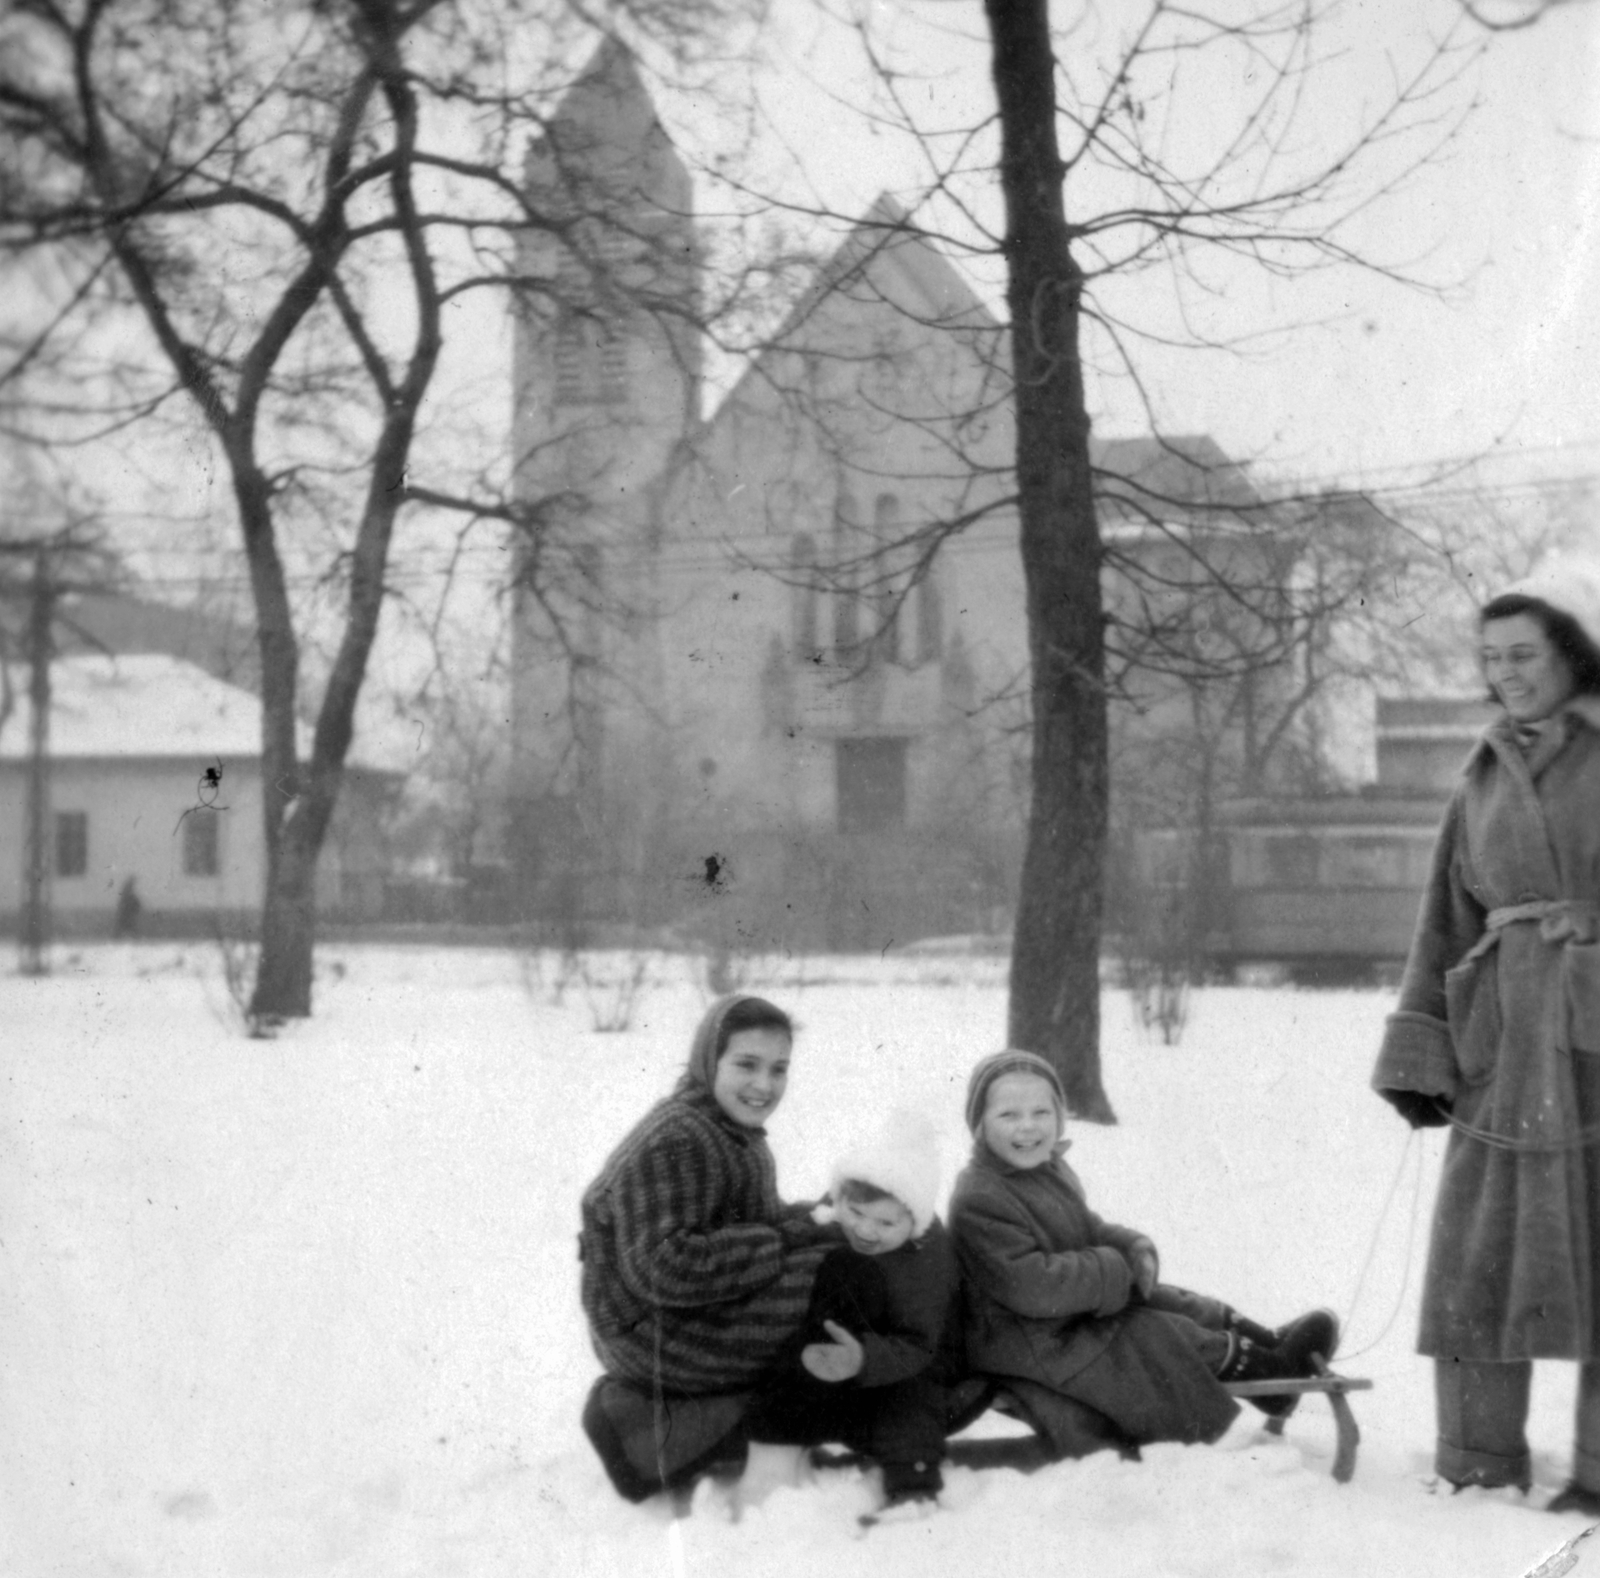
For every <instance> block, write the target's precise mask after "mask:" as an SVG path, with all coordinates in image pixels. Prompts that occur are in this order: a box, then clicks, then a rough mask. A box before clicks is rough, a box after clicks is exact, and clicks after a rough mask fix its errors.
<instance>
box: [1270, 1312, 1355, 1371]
mask: <svg viewBox="0 0 1600 1578" xmlns="http://www.w3.org/2000/svg"><path fill="white" fill-rule="evenodd" d="M1273 1335H1274V1336H1275V1338H1276V1339H1277V1343H1276V1345H1277V1349H1278V1351H1279V1353H1282V1354H1285V1355H1287V1356H1288V1357H1289V1358H1291V1359H1292V1360H1293V1361H1294V1362H1295V1363H1296V1364H1297V1365H1300V1366H1302V1368H1301V1369H1300V1371H1299V1373H1300V1374H1301V1375H1315V1374H1316V1373H1317V1367H1316V1365H1315V1364H1313V1363H1312V1356H1313V1355H1315V1356H1316V1357H1317V1358H1319V1359H1321V1360H1322V1362H1323V1363H1324V1364H1327V1363H1329V1362H1331V1360H1332V1359H1333V1356H1334V1354H1335V1353H1337V1352H1338V1350H1339V1317H1338V1316H1337V1315H1335V1314H1334V1313H1333V1311H1332V1310H1311V1311H1309V1312H1308V1313H1306V1314H1304V1315H1299V1316H1296V1317H1295V1319H1294V1320H1292V1321H1290V1322H1289V1323H1288V1325H1286V1326H1280V1327H1279V1328H1278V1329H1277V1331H1276V1332H1275V1333H1274V1334H1273Z"/></svg>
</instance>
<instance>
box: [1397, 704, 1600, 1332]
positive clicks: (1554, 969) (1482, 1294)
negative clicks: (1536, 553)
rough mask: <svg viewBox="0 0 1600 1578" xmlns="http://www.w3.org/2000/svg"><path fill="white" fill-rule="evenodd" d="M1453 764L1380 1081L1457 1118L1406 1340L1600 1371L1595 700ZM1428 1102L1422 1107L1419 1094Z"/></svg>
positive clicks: (1495, 728) (1599, 708) (1599, 721)
mask: <svg viewBox="0 0 1600 1578" xmlns="http://www.w3.org/2000/svg"><path fill="white" fill-rule="evenodd" d="M1549 727H1550V728H1551V729H1553V730H1555V731H1558V732H1556V733H1554V734H1553V735H1552V736H1551V737H1549V738H1548V739H1547V740H1546V741H1545V742H1542V743H1541V745H1539V746H1536V747H1535V748H1534V749H1533V750H1532V751H1531V752H1530V754H1529V755H1526V756H1525V755H1524V752H1523V749H1522V747H1521V746H1519V744H1518V740H1517V735H1516V731H1515V727H1514V725H1513V724H1512V722H1511V721H1510V719H1509V718H1503V719H1501V720H1500V721H1498V722H1496V723H1494V724H1492V725H1490V727H1489V728H1488V730H1487V731H1486V732H1485V734H1484V736H1483V738H1482V740H1481V741H1480V742H1479V744H1478V745H1477V746H1476V747H1475V749H1474V750H1473V753H1472V755H1471V756H1470V757H1469V758H1468V761H1467V763H1466V766H1465V768H1464V770H1463V774H1462V778H1461V781H1460V783H1459V784H1458V786H1457V788H1456V791H1455V793H1454V796H1453V798H1452V799H1451V802H1450V806H1449V810H1448V811H1447V813H1446V815H1445V819H1444V824H1443V827H1442V828H1441V830H1440V834H1439V838H1438V842H1437V845H1436V847H1435V851H1434V857H1433V864H1432V870H1431V873H1430V876H1429V879H1428V885H1427V889H1426V892H1425V894H1424V896H1423V901H1422V907H1421V912H1420V915H1419V917H1418V921H1417V929H1416V934H1415V937H1414V939H1413V942H1412V946H1411V953H1410V957H1409V959H1408V961H1407V965H1406V971H1405V975H1404V978H1403V980H1402V983H1401V988H1400V999H1399V1003H1398V1007H1397V1010H1396V1012H1395V1013H1394V1014H1392V1015H1391V1016H1390V1018H1389V1021H1388V1025H1387V1028H1386V1031H1385V1035H1384V1040H1383V1045H1382V1048H1381V1051H1380V1054H1379V1058H1378V1064H1377V1068H1376V1070H1375V1072H1374V1075H1373V1081H1372V1083H1373V1085H1374V1087H1375V1088H1376V1089H1377V1090H1378V1091H1379V1093H1380V1094H1382V1095H1383V1096H1385V1097H1387V1098H1388V1099H1389V1100H1390V1101H1392V1102H1393V1103H1394V1104H1395V1105H1396V1106H1397V1107H1399V1108H1400V1109H1401V1110H1402V1111H1403V1112H1406V1113H1407V1115H1408V1116H1410V1117H1411V1118H1412V1120H1413V1121H1414V1122H1424V1123H1427V1122H1434V1123H1445V1122H1448V1123H1450V1124H1451V1125H1452V1126H1453V1128H1454V1132H1453V1133H1452V1134H1451V1136H1450V1140H1449V1145H1448V1148H1447V1151H1446V1155H1445V1160H1444V1166H1443V1170H1442V1172H1441V1175H1440V1180H1439V1194H1438V1200H1437V1202H1436V1205H1435V1208H1434V1218H1433V1229H1432V1237H1431V1242H1430V1247H1429V1254H1428V1270H1427V1275H1426V1280H1425V1283H1424V1290H1423V1302H1422V1321H1421V1331H1420V1335H1419V1339H1418V1347H1419V1350H1420V1351H1421V1352H1422V1353H1425V1354H1430V1355H1433V1356H1434V1357H1437V1358H1451V1357H1454V1358H1460V1359H1476V1360H1516V1359H1541V1358H1551V1359H1595V1358H1600V1299H1597V1286H1600V1239H1597V1236H1596V1235H1597V1234H1600V698H1596V697H1592V696H1585V697H1579V698H1577V699H1575V700H1574V701H1571V702H1569V703H1568V704H1567V706H1566V708H1565V709H1564V710H1563V711H1561V712H1559V713H1558V714H1557V715H1556V716H1555V717H1554V718H1553V719H1552V720H1551V722H1550V725H1549ZM1422 1098H1431V1099H1428V1100H1424V1099H1422Z"/></svg>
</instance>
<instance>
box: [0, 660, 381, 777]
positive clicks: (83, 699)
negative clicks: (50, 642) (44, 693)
mask: <svg viewBox="0 0 1600 1578" xmlns="http://www.w3.org/2000/svg"><path fill="white" fill-rule="evenodd" d="M13 685H14V687H15V690H16V694H17V705H16V707H15V709H14V710H13V712H12V714H11V716H10V717H9V718H7V719H6V721H5V725H4V727H3V728H0V761H17V760H20V759H22V758H24V757H26V756H27V754H28V721H29V720H28V704H27V687H28V679H27V672H26V670H19V671H18V672H17V675H16V677H15V678H14V680H13ZM297 727H298V743H299V750H300V753H301V755H302V756H307V755H309V754H310V750H311V731H310V730H309V729H308V728H307V727H306V726H305V724H303V723H301V724H299V725H298V726H297ZM260 754H261V701H260V698H259V697H257V696H254V695H252V694H251V693H250V692H249V691H247V690H241V689H240V688H239V687H238V686H237V685H229V684H227V683H225V682H224V681H222V680H220V679H216V678H214V677H213V676H212V675H210V674H208V673H206V671H205V670H204V669H202V668H197V667H196V666H195V665H194V664H193V663H185V662H184V661H183V659H182V658H175V657H169V656H167V655H166V654H165V653H139V654H136V655H125V656H120V657H112V656H105V655H102V654H98V653H97V654H94V655H92V656H85V657H64V658H58V659H57V660H56V661H55V662H54V663H52V664H51V665H50V755H51V756H52V757H54V758H68V757H78V758H101V757H143V758H150V757H166V756H177V757H183V758H184V759H186V760H188V759H193V758H195V757H199V758H201V759H203V760H206V759H209V758H211V757H213V756H220V757H225V758H226V757H233V758H237V757H255V756H259V755H260ZM351 765H352V766H354V765H358V764H357V763H355V762H354V761H353V760H352V763H351Z"/></svg>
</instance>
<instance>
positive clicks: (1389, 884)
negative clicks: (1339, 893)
mask: <svg viewBox="0 0 1600 1578" xmlns="http://www.w3.org/2000/svg"><path fill="white" fill-rule="evenodd" d="M1323 880H1324V881H1325V882H1326V884H1327V885H1328V886H1329V887H1335V888H1400V887H1405V886H1406V885H1407V882H1406V846H1405V843H1404V841H1403V840H1402V839H1398V838H1382V837H1377V836H1365V837H1343V838H1340V837H1334V838H1330V839H1329V840H1328V844H1327V869H1326V871H1325V872H1324V873H1323Z"/></svg>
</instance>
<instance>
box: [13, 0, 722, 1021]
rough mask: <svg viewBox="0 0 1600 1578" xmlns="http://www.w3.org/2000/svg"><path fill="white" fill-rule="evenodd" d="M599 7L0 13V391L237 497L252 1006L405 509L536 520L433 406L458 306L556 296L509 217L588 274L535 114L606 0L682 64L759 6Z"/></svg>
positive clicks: (287, 1001) (542, 120)
mask: <svg viewBox="0 0 1600 1578" xmlns="http://www.w3.org/2000/svg"><path fill="white" fill-rule="evenodd" d="M595 9H596V18H590V17H589V15H588V13H587V12H586V11H585V9H584V8H582V7H569V6H567V5H565V4H561V3H558V0H542V3H541V0H520V3H518V0H513V3H511V4H507V5H501V6H497V7H490V6H484V5H478V4H473V3H469V0H411V3H405V4H402V3H398V0H333V3H325V0H304V3H297V4H290V5H282V6H275V7H272V8H270V9H269V10H267V11H262V10H259V9H258V8H255V7H249V6H241V5H236V4H213V3H211V0H35V3H30V4H18V5H15V6H12V7H11V8H9V10H8V12H7V13H6V15H5V17H4V20H3V22H0V48H3V50H4V64H3V65H0V128H3V133H0V134H3V135H4V136H5V137H6V138H7V139H8V141H9V143H10V145H11V147H12V149H13V150H14V152H15V155H16V157H15V158H14V159H13V160H11V161H10V162H9V164H8V167H7V171H6V174H5V176H4V179H3V182H0V247H3V249H4V255H5V257H6V258H7V260H8V261H9V263H10V265H11V267H10V272H9V285H8V305H7V314H8V317H9V318H10V320H11V321H10V322H9V323H8V325H7V328H8V330H9V331H10V332H9V336H8V339H9V343H10V344H11V345H12V346H13V351H12V355H11V357H10V360H9V366H8V367H7V368H6V370H5V372H4V374H3V376H4V378H5V379H6V380H7V381H8V382H9V383H10V384H11V385H12V388H13V394H14V396H15V397H16V398H17V399H18V402H19V403H18V409H19V410H20V409H22V407H21V404H20V397H21V394H22V393H23V392H24V391H26V394H27V399H28V402H29V409H31V411H32V413H33V420H32V422H31V423H28V424H24V427H25V431H24V433H23V436H24V437H25V438H27V439H29V440H31V441H34V442H40V443H56V444H62V443H83V442H89V441H91V440H94V439H97V438H105V437H106V436H107V435H108V434H111V433H113V432H115V431H117V430H127V431H129V432H139V433H144V434H149V435H152V439H153V441H159V440H155V439H154V435H156V434H158V433H160V432H163V431H167V430H170V429H171V428H172V426H173V425H176V426H177V427H178V428H179V430H180V438H181V443H180V445H178V446H174V452H175V453H177V454H180V455H182V454H185V453H187V455H188V457H190V459H191V463H192V461H193V460H194V459H198V463H199V464H200V465H201V466H210V465H212V464H214V463H216V462H218V461H220V464H221V468H222V470H223V472H224V474H225V475H226V478H227V482H228V485H229V488H230V490H231V493H232V499H233V506H234V510H235V513H236V518H237V524H238V529H239V533H240V537H241V540H242V543H243V547H244V552H245V557H246V561H247V564H248V574H249V583H250V590H251V594H252V598H253V603H254V609H255V615H256V622H257V631H258V639H259V645H260V654H261V681H262V700H263V742H262V744H263V779H264V782H265V784H266V785H267V786H268V792H267V794H266V796H265V825H266V848H267V868H268V869H267V878H266V897H265V903H264V907H263V912H262V922H261V926H262V932H261V950H260V961H259V967H258V973H257V978H256V982H255V987H254V993H253V996H252V1000H251V1011H252V1013H253V1014H254V1015H255V1016H256V1017H258V1018H260V1017H269V1018H270V1017H274V1016H292V1015H304V1014H306V1013H308V1012H309V1011H310V1006H311V981H312V942H313V937H314V933H315V917H314V913H313V877H314V872H315V867H316V862H317V858H318V853H319V851H320V849H321V847H322V844H323V840H324V837H325V835H326V833H327V830H328V826H329V820H330V817H331V816H332V814H333V810H334V806H335V803H336V799H337V796H338V793H339V788H340V781H341V775H342V772H343V766H344V761H345V757H346V753H347V751H348V749H349V746H350V743H351V739H352V733H353V730H354V724H355V716H356V704H357V699H358V696H359V694H360V691H361V687H362V683H363V679H364V677H365V673H366V668H367V663H368V657H369V654H370V652H371V649H372V645H373V641H374V638H375V636H376V633H377V630H378V623H379V616H380V613H381V610H382V608H383V605H384V598H385V589H386V578H387V576H388V575H389V572H390V564H391V556H392V554H393V551H394V544H395V537H396V530H397V526H398V524H399V522H400V520H401V517H402V513H403V512H406V511H408V510H411V511H415V509H416V507H417V506H425V507H427V508H430V509H431V510H433V511H435V512H443V511H448V512H453V513H455V514H458V515H462V516H465V517H468V518H471V519H474V520H484V521H489V522H492V523H496V525H497V527H504V526H505V525H507V524H509V525H510V526H511V527H512V528H513V529H514V530H516V531H518V532H520V533H522V534H523V535H524V537H525V538H528V539H530V540H531V539H533V538H535V537H537V536H538V535H539V533H540V532H541V530H542V529H543V528H544V526H545V524H546V523H547V520H548V516H547V514H545V513H543V512H542V511H541V509H540V507H539V506H540V501H539V500H537V499H530V498H528V497H526V496H525V495H518V494H516V493H514V492H513V490H512V489H511V487H510V486H509V484H508V483H506V482H505V481H503V480H499V481H497V480H496V479H495V478H494V477H493V476H492V475H491V476H489V477H487V478H485V477H482V476H479V475H478V474H477V472H476V471H475V469H474V468H473V466H472V465H471V464H470V457H471V455H472V453H473V451H472V449H471V447H470V446H466V454H467V456H468V460H467V461H466V462H463V460H462V448H463V446H462V445H461V444H460V443H459V442H456V443H455V444H454V446H452V442H451V440H457V439H459V434H460V432H461V431H462V430H463V429H464V428H468V429H470V423H469V422H467V421H461V422H458V423H457V424H456V425H455V427H454V429H453V430H452V431H450V432H449V433H448V434H447V433H446V432H445V429H446V428H449V427H450V424H449V423H448V421H447V420H446V419H444V418H441V416H440V415H438V414H434V415H433V416H432V417H430V414H429V409H428V405H427V402H428V401H429V399H430V397H432V396H434V395H436V394H437V393H438V392H439V382H438V378H439V373H440V369H441V365H442V362H443V359H444V357H445V354H446V349H447V340H448V338H449V336H450V334H451V332H452V328H451V325H452V323H453V322H454V321H456V320H457V319H458V318H465V319H467V321H470V314H468V313H465V312H464V311H463V308H464V305H465V304H466V303H469V302H470V301H471V300H472V299H473V298H474V297H476V296H477V295H478V294H480V293H484V292H504V291H506V290H507V289H516V290H518V291H520V292H521V293H522V294H523V295H524V297H529V296H535V295H538V294H539V293H541V292H542V293H544V294H545V295H546V296H552V297H553V296H555V295H558V294H559V293H560V292H561V291H562V290H563V289H567V288H568V284H567V282H565V281H563V280H562V279H556V278H551V277H548V276H543V275H541V276H539V277H530V276H528V275H526V274H524V273H523V272H522V271H521V269H520V259H521V255H522V247H521V240H522V238H525V237H526V236H527V235H528V234H529V233H531V232H534V231H538V232H541V233H543V234H545V235H547V236H548V237H550V238H551V239H552V241H553V242H554V243H555V244H556V245H557V246H560V247H565V248H566V249H567V251H568V253H569V254H570V257H571V259H572V263H573V270H572V271H569V279H570V278H571V277H573V275H574V274H575V277H576V278H577V280H578V281H579V282H580V284H579V286H578V287H572V288H582V284H583V282H585V281H587V280H589V279H592V278H594V277H595V276H597V275H599V274H602V273H604V271H605V268H606V263H605V258H604V257H603V256H602V255H601V254H602V250H603V249H601V248H599V247H597V245H596V241H595V236H594V233H593V225H594V223H595V222H596V216H595V215H593V214H589V213H582V212H579V211H577V210H575V208H574V204H573V201H572V200H571V198H570V196H568V197H566V198H562V199H560V200H554V201H552V200H549V194H546V200H544V201H540V200H538V199H536V198H535V197H534V196H531V195H530V193H529V191H528V190H527V189H526V187H525V186H524V183H523V181H522V179H521V171H520V160H521V157H522V153H523V146H524V143H525V142H526V140H527V136H528V134H529V133H530V132H536V131H539V130H542V129H543V127H544V126H545V125H546V123H547V121H548V117H549V114H550V111H551V107H552V104H553V102H554V99H555V97H556V95H557V94H558V92H559V90H560V89H561V88H563V87H564V86H566V85H568V84H570V83H571V81H572V80H573V75H574V71H575V68H576V65H577V63H578V62H579V61H581V59H582V58H584V56H585V55H587V53H588V52H589V50H591V49H592V48H593V41H594V37H595V35H594V33H593V31H592V21H593V20H596V19H597V20H599V21H600V22H602V23H612V24H615V25H618V26H621V27H624V28H627V29H631V30H632V33H633V34H634V36H635V37H637V38H641V39H645V40H655V41H656V42H657V43H659V44H660V45H661V46H662V48H663V49H664V51H665V52H666V53H667V54H668V55H669V57H670V55H671V53H672V51H674V50H675V49H677V48H679V46H681V45H685V44H689V43H692V41H694V40H695V39H696V38H702V39H703V38H706V37H708V36H711V35H713V34H716V33H717V32H718V30H719V29H721V28H725V27H726V25H727V24H728V23H729V22H730V20H732V19H734V18H736V17H737V16H739V15H741V14H743V13H744V12H746V11H747V10H748V9H749V8H748V7H746V6H743V5H741V4H740V3H739V0H727V3H723V0H687V3H676V0H675V3H673V4H670V5H668V4H665V3H660V0H616V3H615V4H611V5H602V6H601V7H597V8H595ZM600 217H601V218H603V216H600ZM585 225H586V226H587V227H588V228H584V227H585ZM611 283H612V285H613V286H615V288H618V289H626V288H627V284H626V282H618V281H616V280H615V279H613V280H612V281H611ZM674 310H681V303H677V304H675V306H674ZM180 407H186V408H187V410H188V412H189V413H190V414H191V418H192V420H190V421H189V422H187V423H183V422H179V421H177V412H178V410H179V408H180ZM195 421H198V423H199V425H200V428H201V430H202V432H203V434H204V435H205V437H204V438H203V439H201V440H200V441H198V442H197V439H196V433H195V431H194V423H195ZM430 426H431V427H432V428H434V429H436V430H437V431H436V433H434V434H431V435H430V434H427V433H425V429H428V428H429V427H430ZM430 438H432V439H433V440H434V441H429V439H430ZM182 446H187V450H186V451H185V449H184V448H183V447H182ZM297 584H300V585H307V584H309V585H310V586H311V587H312V588H313V589H314V591H316V592H317V593H319V594H320V597H321V601H322V603H323V604H324V605H325V606H326V605H329V604H332V605H334V612H333V613H332V614H331V616H330V617H331V622H332V625H333V628H334V631H335V639H334V642H333V654H332V657H331V661H330V662H329V663H328V665H327V670H326V676H325V679H324V680H323V683H322V685H321V694H320V696H319V697H317V698H316V699H315V708H314V716H315V721H314V725H313V728H312V743H311V750H310V755H309V757H308V758H307V759H305V760H303V761H302V760H301V759H300V754H299V751H298V749H297V743H296V728H297V717H298V715H299V713H300V711H301V709H302V707H303V705H304V704H305V703H306V702H307V699H308V698H307V697H306V696H305V694H304V691H305V683H304V677H303V673H302V657H303V628H302V626H301V624H300V623H299V622H297V618H296V612H297V610H296V602H295V597H294V590H295V587H296V585H297ZM307 710H310V709H307Z"/></svg>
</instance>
